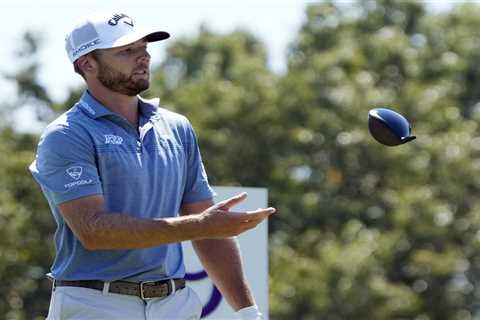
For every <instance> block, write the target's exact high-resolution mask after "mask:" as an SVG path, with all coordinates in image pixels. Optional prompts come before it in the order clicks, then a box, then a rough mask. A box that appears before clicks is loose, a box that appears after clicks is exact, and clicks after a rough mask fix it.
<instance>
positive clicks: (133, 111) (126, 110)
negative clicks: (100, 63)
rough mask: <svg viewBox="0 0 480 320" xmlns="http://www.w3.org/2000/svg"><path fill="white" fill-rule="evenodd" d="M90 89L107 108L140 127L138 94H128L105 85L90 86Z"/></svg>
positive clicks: (135, 126)
mask: <svg viewBox="0 0 480 320" xmlns="http://www.w3.org/2000/svg"><path fill="white" fill-rule="evenodd" d="M88 91H89V92H90V94H91V95H92V96H94V97H95V99H97V100H98V101H100V102H101V103H102V104H103V105H104V106H105V107H106V108H107V109H109V110H110V111H112V112H114V113H116V114H118V115H120V116H121V117H123V118H125V119H126V120H127V121H128V122H129V123H130V124H131V125H132V126H133V127H134V128H137V127H138V97H137V96H127V95H124V94H121V93H118V92H113V91H111V90H109V89H107V88H104V87H97V88H89V89H88Z"/></svg>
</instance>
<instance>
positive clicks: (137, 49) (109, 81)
mask: <svg viewBox="0 0 480 320" xmlns="http://www.w3.org/2000/svg"><path fill="white" fill-rule="evenodd" d="M96 60H97V63H98V72H97V79H98V81H100V83H102V84H103V85H104V86H105V87H106V88H108V89H110V90H112V91H114V92H118V93H122V94H125V95H128V96H136V95H137V94H139V93H140V92H142V91H145V90H147V89H148V87H149V86H150V81H149V79H150V71H149V67H150V55H149V54H148V52H147V42H146V41H144V40H139V41H137V42H134V43H132V44H129V45H127V46H123V47H119V48H113V49H107V50H102V52H100V53H99V54H97V55H96Z"/></svg>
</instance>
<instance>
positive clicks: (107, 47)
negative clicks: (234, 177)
mask: <svg viewBox="0 0 480 320" xmlns="http://www.w3.org/2000/svg"><path fill="white" fill-rule="evenodd" d="M169 36H170V35H169V34H168V33H167V32H164V31H152V30H145V29H142V28H141V27H140V26H138V25H137V23H136V21H134V19H133V18H131V17H130V16H128V15H126V14H123V13H94V14H92V15H90V16H88V17H86V18H84V19H82V20H81V22H80V23H79V24H78V25H77V26H76V27H75V28H74V29H73V30H72V31H71V32H70V33H69V34H68V36H67V37H66V51H67V53H68V56H69V59H70V61H71V62H72V64H73V67H74V70H75V72H77V73H78V74H80V75H81V76H82V77H83V79H84V80H85V83H86V87H87V88H86V90H85V92H84V93H83V95H82V96H81V98H80V99H79V101H78V102H77V103H76V104H74V105H73V106H72V108H71V109H70V110H68V111H67V112H66V113H64V114H63V115H61V116H60V117H59V118H57V119H56V120H55V121H53V122H52V123H51V124H49V125H48V127H47V128H46V130H45V132H44V133H43V134H42V136H41V138H40V142H39V144H38V149H37V155H36V159H35V161H34V162H33V163H32V164H31V166H30V170H31V172H32V174H33V176H34V177H35V179H36V181H37V182H38V183H39V185H40V186H41V188H42V191H43V193H44V195H45V197H46V199H47V201H48V203H49V205H50V208H51V212H52V214H53V217H54V219H55V222H56V224H57V230H56V233H55V247H56V256H55V261H54V262H53V265H52V268H51V272H50V273H49V274H48V276H49V277H50V278H51V279H52V280H53V290H52V297H51V302H50V308H49V313H48V318H47V319H55V320H60V319H62V320H64V319H66V320H68V319H115V320H118V319H129V320H135V319H144V320H149V319H199V318H200V315H201V310H202V304H201V301H200V300H199V298H198V296H197V295H196V294H195V292H194V291H193V290H192V289H190V288H189V287H188V286H185V279H184V276H185V266H184V259H183V256H182V248H181V243H180V242H181V241H186V240H192V243H193V247H194V249H195V251H196V253H197V255H198V256H199V259H200V261H201V262H202V264H203V266H204V268H205V270H206V271H207V273H208V275H209V276H210V278H211V279H212V280H213V282H214V283H215V285H216V286H217V287H218V288H219V289H220V291H221V292H222V294H223V296H224V297H225V298H226V300H227V301H228V303H229V304H230V305H231V307H232V308H233V309H234V310H236V311H237V313H238V318H239V319H261V318H262V315H261V312H260V311H259V310H258V308H257V306H256V303H255V300H254V297H253V296H252V293H251V290H250V288H249V286H248V284H247V282H246V280H245V276H244V274H243V270H242V264H241V259H240V253H239V249H238V246H237V243H236V240H235V236H236V235H238V234H241V233H242V232H245V231H247V230H249V229H252V228H254V227H255V226H257V225H258V224H259V223H261V222H262V221H264V220H265V219H267V218H268V217H269V216H270V215H271V214H272V213H274V212H275V209H274V208H263V209H258V210H255V211H250V212H233V210H231V209H232V207H233V206H235V205H236V204H238V203H239V202H241V201H243V200H244V199H245V198H246V196H247V195H246V194H245V193H241V194H238V195H237V196H235V197H233V198H230V199H227V200H224V201H222V202H220V203H217V204H214V203H213V201H212V198H213V196H214V193H213V191H212V189H211V187H210V186H209V184H208V179H207V175H206V173H205V170H204V166H203V163H202V159H201V156H200V151H199V147H198V144H197V139H196V136H195V133H194V130H193V129H192V126H191V124H190V123H189V121H188V120H187V118H185V117H184V116H182V115H179V114H177V113H174V112H171V111H168V110H165V109H163V108H161V107H160V106H159V100H158V99H153V100H147V99H143V98H142V97H140V96H139V94H140V93H141V92H142V91H144V90H146V89H148V87H149V77H150V55H149V53H148V45H149V43H151V42H156V41H160V40H165V39H167V38H169ZM199 107H208V106H199Z"/></svg>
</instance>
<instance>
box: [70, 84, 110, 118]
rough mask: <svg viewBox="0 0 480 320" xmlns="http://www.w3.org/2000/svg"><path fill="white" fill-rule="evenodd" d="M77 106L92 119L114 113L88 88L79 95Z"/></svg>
mask: <svg viewBox="0 0 480 320" xmlns="http://www.w3.org/2000/svg"><path fill="white" fill-rule="evenodd" d="M79 106H80V108H81V109H82V110H83V111H84V112H85V113H86V114H87V115H88V116H89V117H90V118H93V119H97V118H100V117H104V116H107V115H114V113H113V112H112V111H110V110H108V109H107V108H105V107H104V106H103V105H102V104H101V103H100V101H98V100H97V99H95V97H94V96H92V95H91V94H90V92H89V91H88V90H85V92H84V93H83V94H82V96H81V97H80V101H79Z"/></svg>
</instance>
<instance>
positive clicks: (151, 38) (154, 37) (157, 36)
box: [145, 31, 170, 42]
mask: <svg viewBox="0 0 480 320" xmlns="http://www.w3.org/2000/svg"><path fill="white" fill-rule="evenodd" d="M168 38H170V33H168V32H165V31H156V32H152V33H150V34H147V36H146V37H145V39H146V40H147V41H148V42H155V41H160V40H165V39H168Z"/></svg>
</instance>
